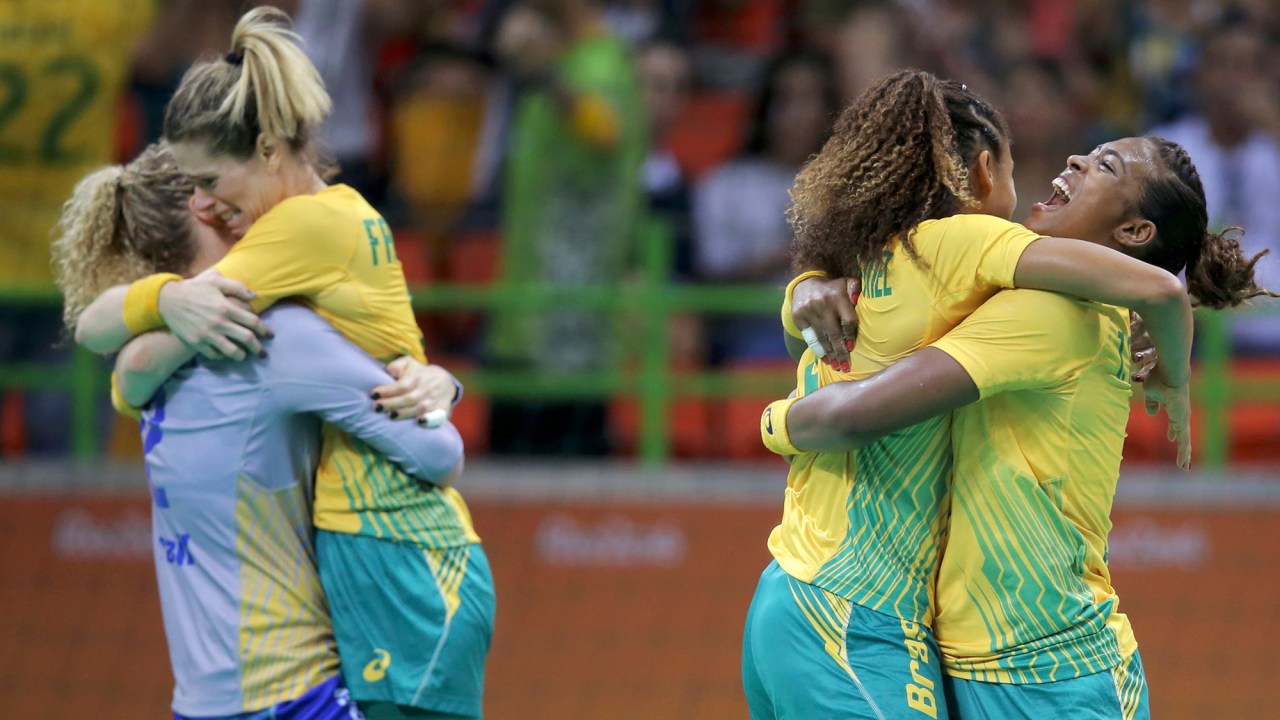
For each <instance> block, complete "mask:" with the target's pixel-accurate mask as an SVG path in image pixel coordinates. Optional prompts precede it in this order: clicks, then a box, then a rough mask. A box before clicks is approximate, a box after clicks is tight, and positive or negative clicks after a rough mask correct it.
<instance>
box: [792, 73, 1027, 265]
mask: <svg viewBox="0 0 1280 720" xmlns="http://www.w3.org/2000/svg"><path fill="white" fill-rule="evenodd" d="M1008 138H1009V130H1008V127H1007V126H1006V125H1005V122H1004V118H1003V117H1002V116H1001V115H1000V113H999V112H998V111H996V110H995V108H993V107H991V106H990V105H989V104H987V102H986V101H984V100H983V99H982V98H980V97H978V96H977V95H976V94H975V93H973V92H971V91H970V90H969V89H968V87H967V86H965V85H961V84H960V83H957V82H953V81H945V80H939V79H938V78H937V77H935V76H934V75H932V74H931V73H927V72H923V71H920V70H904V71H902V72H898V73H896V74H894V75H890V76H888V77H885V78H882V79H881V80H880V81H879V82H877V83H876V84H875V85H873V86H872V87H870V88H868V89H867V90H866V91H865V92H863V93H862V94H861V95H860V96H859V97H858V99H857V100H855V101H854V102H853V104H851V105H850V106H849V107H847V108H845V110H844V111H843V112H842V113H841V114H840V117H839V119H838V120H837V121H836V125H835V129H834V132H833V133H832V136H831V138H830V139H829V140H827V143H826V144H825V145H824V146H823V148H822V151H821V152H819V153H818V154H817V155H815V156H814V157H813V159H811V160H810V161H809V162H808V163H807V164H806V165H805V167H804V169H802V170H801V171H800V174H799V175H798V176H797V177H796V182H795V185H794V186H793V187H792V188H791V199H792V207H791V210H790V211H789V212H788V216H787V220H788V221H789V222H790V223H791V228H792V231H793V233H794V239H793V240H792V244H791V258H792V264H793V266H794V267H795V268H797V269H801V270H811V269H818V270H822V271H824V272H826V273H827V274H828V275H830V276H831V277H858V276H860V275H861V274H862V269H863V267H864V266H874V265H878V264H879V263H881V262H883V255H882V253H883V251H884V249H885V247H886V246H888V245H889V243H890V242H892V241H893V240H894V239H895V238H897V239H899V240H900V241H901V243H902V247H903V249H904V251H905V252H906V253H907V255H908V256H909V257H910V258H911V259H912V260H914V261H916V262H920V257H919V255H918V254H917V253H916V249H915V247H914V246H913V245H912V243H911V233H912V232H913V231H914V229H915V227H916V226H917V225H919V224H920V223H921V222H922V221H924V220H929V219H938V218H944V217H949V216H951V215H955V214H956V213H958V212H960V211H961V210H962V209H964V207H965V206H966V205H968V204H970V203H972V202H973V197H972V194H971V193H970V191H969V166H970V164H971V163H972V162H973V161H974V160H975V159H976V158H977V156H978V153H979V152H980V151H982V150H984V149H985V150H989V151H991V152H992V153H993V154H996V155H1000V154H1001V153H1002V152H1007V150H1008V146H1009V141H1008Z"/></svg>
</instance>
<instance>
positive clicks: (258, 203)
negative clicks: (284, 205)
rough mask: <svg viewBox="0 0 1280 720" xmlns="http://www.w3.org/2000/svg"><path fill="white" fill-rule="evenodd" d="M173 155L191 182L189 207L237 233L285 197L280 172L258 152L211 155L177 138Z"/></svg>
mask: <svg viewBox="0 0 1280 720" xmlns="http://www.w3.org/2000/svg"><path fill="white" fill-rule="evenodd" d="M173 155H174V158H175V160H176V161H177V163H178V168H179V169H180V170H181V171H182V172H183V174H185V175H187V176H188V177H190V178H191V180H192V182H193V183H194V184H195V193H194V196H193V198H192V210H193V211H197V212H199V213H205V214H208V215H212V216H216V217H217V218H218V219H219V220H220V221H221V222H222V223H223V224H224V225H226V227H227V229H228V230H230V231H231V232H232V233H234V234H235V235H236V236H237V237H241V236H243V235H244V234H245V232H246V231H247V230H248V229H249V226H250V225H252V224H253V222H254V221H255V220H257V219H258V218H260V217H262V216H263V215H264V214H266V212H267V211H268V210H270V209H271V208H273V207H275V206H276V204H277V203H279V202H280V201H281V200H283V199H284V198H285V197H286V195H285V187H284V183H283V181H282V179H281V177H280V174H279V173H278V172H275V171H274V169H273V165H272V162H271V161H270V160H269V159H268V158H266V157H264V156H263V154H262V153H258V152H255V153H254V154H253V155H252V156H250V157H249V158H248V159H245V160H237V159H235V158H233V157H230V156H227V155H213V154H211V153H210V152H209V149H208V148H207V147H206V146H205V145H204V144H203V143H199V142H180V143H174V145H173ZM277 164H278V163H277Z"/></svg>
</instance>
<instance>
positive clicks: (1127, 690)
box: [946, 652, 1151, 720]
mask: <svg viewBox="0 0 1280 720" xmlns="http://www.w3.org/2000/svg"><path fill="white" fill-rule="evenodd" d="M946 683H947V702H948V704H949V705H950V709H951V720H979V719H980V718H1001V719H1002V720H1004V719H1007V720H1041V718H1067V717H1069V718H1071V720H1151V706H1150V705H1149V702H1148V699H1147V679H1146V675H1145V674H1144V673H1143V670H1142V658H1140V657H1139V656H1138V653H1136V652H1135V653H1134V654H1133V655H1132V656H1130V657H1129V658H1128V659H1127V660H1125V661H1124V662H1123V663H1121V664H1120V665H1117V666H1116V667H1114V668H1112V669H1110V670H1107V671H1104V672H1100V673H1094V674H1092V675H1085V676H1084V677H1078V678H1072V679H1070V680H1059V681H1057V682H1049V683H1023V684H1014V683H993V682H982V681H979V680H960V679H958V678H952V677H948V678H947V680H946Z"/></svg>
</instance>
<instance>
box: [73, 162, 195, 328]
mask: <svg viewBox="0 0 1280 720" xmlns="http://www.w3.org/2000/svg"><path fill="white" fill-rule="evenodd" d="M192 190H193V187H192V185H191V181H190V180H189V179H187V177H186V176H184V175H183V174H182V173H180V172H178V167H177V164H176V163H175V162H174V159H173V153H172V152H171V151H170V150H169V147H168V145H166V144H164V143H158V144H154V145H151V146H149V147H147V149H146V150H144V151H143V152H142V154H141V155H139V156H138V157H137V159H135V160H134V161H133V162H131V163H129V164H128V165H127V166H124V167H122V166H120V165H112V166H109V167H105V168H102V169H100V170H95V171H94V172H93V173H91V174H90V175H88V176H87V177H85V178H84V179H83V180H81V181H80V182H79V183H78V184H77V185H76V187H75V190H74V191H73V192H72V193H71V199H69V200H67V202H66V203H65V204H64V205H63V206H62V216H61V217H60V218H59V220H58V224H57V226H56V227H55V230H54V233H55V234H54V239H53V246H52V255H53V267H54V276H55V277H56V279H57V283H58V287H59V288H60V289H61V290H62V295H63V298H64V303H63V309H62V320H63V322H64V323H65V324H66V326H67V329H68V330H70V331H73V332H74V330H75V326H76V322H77V321H78V320H79V319H80V313H82V312H84V309H85V308H86V307H88V306H89V303H91V302H93V300H94V298H96V297H98V295H100V294H101V293H102V291H104V290H106V289H107V288H109V287H111V286H113V285H119V284H122V283H127V282H132V281H134V280H137V279H138V278H141V277H145V276H147V275H150V274H152V273H157V272H176V273H185V272H186V271H187V268H188V267H189V266H190V264H191V262H192V260H193V259H194V258H195V254H196V248H195V243H194V242H193V239H192V236H191V220H190V216H189V214H188V211H187V199H188V198H189V197H190V196H191V192H192Z"/></svg>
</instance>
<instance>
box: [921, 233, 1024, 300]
mask: <svg viewBox="0 0 1280 720" xmlns="http://www.w3.org/2000/svg"><path fill="white" fill-rule="evenodd" d="M938 224H939V227H938V229H940V230H941V231H942V232H939V233H931V234H927V235H922V236H921V237H922V238H923V237H926V236H927V237H930V238H932V239H934V241H935V242H936V245H935V247H934V248H933V252H931V253H930V252H926V249H925V248H917V249H918V250H920V252H921V254H922V255H924V256H925V257H926V258H927V259H928V260H929V264H930V266H931V268H930V269H931V270H933V271H934V272H935V273H938V274H939V275H942V276H943V278H944V282H943V287H944V289H945V290H947V291H952V292H954V291H967V290H968V289H969V288H971V287H972V286H973V285H974V284H975V283H977V284H978V285H987V286H990V287H997V288H1012V287H1014V285H1013V275H1014V272H1015V271H1016V270H1017V269H1018V260H1019V259H1020V258H1021V257H1022V252H1023V251H1024V250H1026V249H1027V246H1028V245H1030V244H1031V243H1033V242H1035V241H1036V240H1039V239H1040V235H1037V234H1036V233H1033V232H1031V231H1030V230H1028V229H1026V228H1025V227H1023V226H1021V225H1019V224H1017V223H1012V222H1009V221H1008V220H1002V219H1000V218H998V217H993V216H991V215H955V216H952V217H949V218H946V219H945V220H940V221H938ZM921 225H922V227H923V225H924V223H921ZM930 256H931V257H930Z"/></svg>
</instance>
